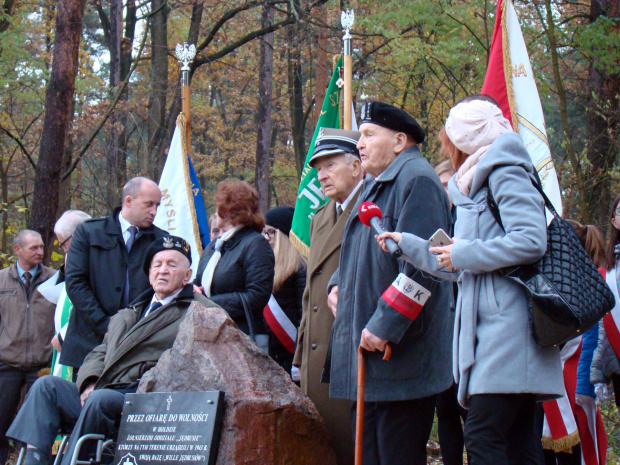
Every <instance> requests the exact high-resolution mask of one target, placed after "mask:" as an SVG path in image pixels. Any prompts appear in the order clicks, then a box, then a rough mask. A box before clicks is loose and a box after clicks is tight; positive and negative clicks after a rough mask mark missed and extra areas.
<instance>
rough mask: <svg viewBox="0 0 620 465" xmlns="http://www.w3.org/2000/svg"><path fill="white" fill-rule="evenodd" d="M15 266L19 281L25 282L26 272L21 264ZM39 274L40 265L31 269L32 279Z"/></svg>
mask: <svg viewBox="0 0 620 465" xmlns="http://www.w3.org/2000/svg"><path fill="white" fill-rule="evenodd" d="M15 265H17V274H18V275H19V279H21V280H22V281H25V279H24V273H25V272H26V270H24V269H23V268H22V267H21V266H19V262H18V261H17V262H15ZM38 272H39V265H37V266H35V267H34V268H32V269H30V277H31V278H34V277H35V276H36V275H37V273H38Z"/></svg>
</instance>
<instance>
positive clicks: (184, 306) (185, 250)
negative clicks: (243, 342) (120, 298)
mask: <svg viewBox="0 0 620 465" xmlns="http://www.w3.org/2000/svg"><path fill="white" fill-rule="evenodd" d="M191 260H192V256H191V253H190V246H189V244H188V243H187V242H186V241H185V240H184V239H182V238H180V237H177V236H164V237H163V238H159V239H157V240H156V241H155V242H154V243H152V244H151V245H150V246H149V248H148V250H147V251H146V258H145V261H144V267H143V269H144V273H146V274H147V275H148V277H149V282H150V284H151V288H150V289H148V290H147V291H145V292H144V293H143V294H141V295H140V296H139V297H138V298H137V299H136V300H135V301H134V302H133V303H132V304H131V305H130V306H129V307H128V308H126V309H124V310H121V311H119V312H118V313H117V314H116V315H115V316H114V317H112V319H111V320H110V325H109V326H108V331H107V333H106V335H105V337H104V339H103V343H102V344H101V345H99V346H97V347H95V348H94V349H93V351H92V352H91V353H90V354H88V355H87V357H86V359H85V360H84V364H83V365H82V368H80V372H79V374H78V379H77V383H71V382H69V381H66V380H64V379H61V378H58V377H55V376H44V377H43V378H40V379H39V380H37V382H36V383H35V384H34V386H33V387H32V389H31V391H30V392H29V394H28V397H26V400H25V401H24V405H23V406H22V408H21V410H20V411H19V413H18V415H17V417H16V418H15V421H14V422H13V424H12V425H11V428H10V429H9V431H8V433H7V436H8V437H10V438H13V439H16V440H17V441H19V442H21V443H25V444H27V451H26V459H25V464H26V465H33V464H41V465H43V464H45V465H47V464H48V463H49V462H48V460H49V454H50V452H51V449H52V445H53V443H54V439H55V438H56V435H57V434H58V430H59V428H60V427H61V426H62V427H63V428H69V429H73V432H72V433H71V439H70V440H69V443H68V446H67V450H66V452H65V456H64V458H63V464H64V465H68V464H69V463H70V460H71V456H72V453H73V451H74V449H75V444H76V442H77V440H78V439H79V437H80V436H82V435H84V434H87V433H100V434H104V435H106V436H110V435H112V434H113V432H114V429H115V424H116V423H118V420H119V419H120V416H121V412H122V410H123V403H124V398H125V394H127V393H131V392H135V391H136V389H137V388H138V383H139V382H140V378H141V377H142V375H143V374H144V373H145V372H146V371H147V370H150V369H151V368H153V367H154V366H155V365H156V364H157V361H158V360H159V357H160V356H161V354H162V353H163V352H164V351H165V350H167V349H170V348H171V347H172V344H173V343H174V340H175V338H176V336H177V332H178V330H179V325H180V324H181V321H182V320H183V318H184V317H185V314H186V313H187V310H188V308H189V306H190V304H191V303H192V302H193V301H195V300H196V301H199V302H201V303H202V304H203V305H205V306H206V307H218V305H216V304H214V303H213V302H211V301H210V300H208V299H207V298H206V297H204V296H202V294H194V291H193V286H192V285H191V284H188V283H189V280H190V278H191V276H192V270H191V268H190V265H191Z"/></svg>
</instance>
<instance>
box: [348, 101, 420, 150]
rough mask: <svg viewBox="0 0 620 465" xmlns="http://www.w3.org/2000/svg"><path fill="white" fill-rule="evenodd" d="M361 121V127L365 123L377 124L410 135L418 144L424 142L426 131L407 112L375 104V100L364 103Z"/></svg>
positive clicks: (385, 104)
mask: <svg viewBox="0 0 620 465" xmlns="http://www.w3.org/2000/svg"><path fill="white" fill-rule="evenodd" d="M360 119H361V122H360V125H362V124H364V123H372V124H377V125H379V126H383V127H384V128H388V129H392V130H393V131H397V132H404V133H405V134H409V135H410V136H411V137H413V140H415V141H416V142H417V143H418V144H421V143H422V142H424V131H423V130H422V128H421V127H420V125H419V124H418V122H417V121H416V120H415V119H413V118H412V117H411V116H410V115H409V113H407V112H406V111H405V110H401V109H400V108H396V107H394V106H392V105H388V104H387V103H383V102H375V101H374V100H370V101H369V102H366V103H364V105H363V106H362V111H361V114H360Z"/></svg>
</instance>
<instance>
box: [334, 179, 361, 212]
mask: <svg viewBox="0 0 620 465" xmlns="http://www.w3.org/2000/svg"><path fill="white" fill-rule="evenodd" d="M363 182H364V179H362V180H361V181H360V182H359V183H358V184H357V186H355V189H353V190H352V191H351V193H350V194H349V196H348V197H347V198H346V199H345V200H344V202H342V203H338V202H336V211H338V207H340V208H342V211H345V210H346V209H347V206H348V205H349V203H350V202H351V200H352V199H353V197H355V194H356V193H357V191H358V190H359V188H360V187H362V183H363Z"/></svg>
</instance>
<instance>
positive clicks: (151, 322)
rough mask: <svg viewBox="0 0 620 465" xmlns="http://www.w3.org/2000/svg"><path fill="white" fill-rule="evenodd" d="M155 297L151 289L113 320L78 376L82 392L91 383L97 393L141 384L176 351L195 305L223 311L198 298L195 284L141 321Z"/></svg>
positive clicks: (79, 388)
mask: <svg viewBox="0 0 620 465" xmlns="http://www.w3.org/2000/svg"><path fill="white" fill-rule="evenodd" d="M152 297H153V290H152V289H149V291H147V292H145V293H143V294H142V295H141V296H140V297H139V298H138V299H136V300H137V301H138V303H137V304H134V305H132V306H131V307H129V308H126V309H124V310H120V311H119V312H118V313H117V314H116V315H114V316H113V317H112V319H111V320H110V325H109V326H108V332H107V333H106V335H105V337H104V338H103V343H102V344H100V345H98V346H97V347H95V348H94V349H93V350H92V352H90V353H89V354H88V355H87V356H86V359H85V360H84V364H83V365H82V367H81V368H80V371H79V372H78V379H77V387H78V391H79V392H82V391H83V390H84V389H86V387H87V386H88V385H90V384H91V383H95V389H103V388H110V387H114V386H115V385H116V386H120V385H127V384H131V383H136V382H139V381H140V379H141V378H142V375H143V374H144V373H145V372H147V371H148V370H150V369H151V368H153V367H154V366H155V365H156V364H157V362H158V360H159V357H161V355H162V354H163V353H164V351H166V350H168V349H170V348H171V347H172V344H173V343H174V340H175V339H176V337H177V333H178V331H179V326H180V324H181V322H182V321H183V318H184V317H185V314H186V313H187V309H188V308H189V306H190V304H191V303H192V302H193V301H198V302H200V303H201V304H203V305H204V306H205V307H207V308H212V307H217V308H220V306H219V305H217V304H215V303H213V302H212V301H210V300H209V299H207V298H206V297H204V296H203V295H202V294H195V293H194V291H193V286H192V284H187V285H186V286H185V287H184V288H183V290H182V291H181V293H180V294H179V295H178V296H177V297H176V298H175V299H174V300H173V301H172V302H170V303H169V304H166V305H164V306H163V307H160V308H158V309H157V310H155V311H153V312H151V313H149V315H148V316H147V317H146V318H142V319H140V315H141V314H142V310H143V309H144V307H145V306H147V305H150V303H151V299H152Z"/></svg>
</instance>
